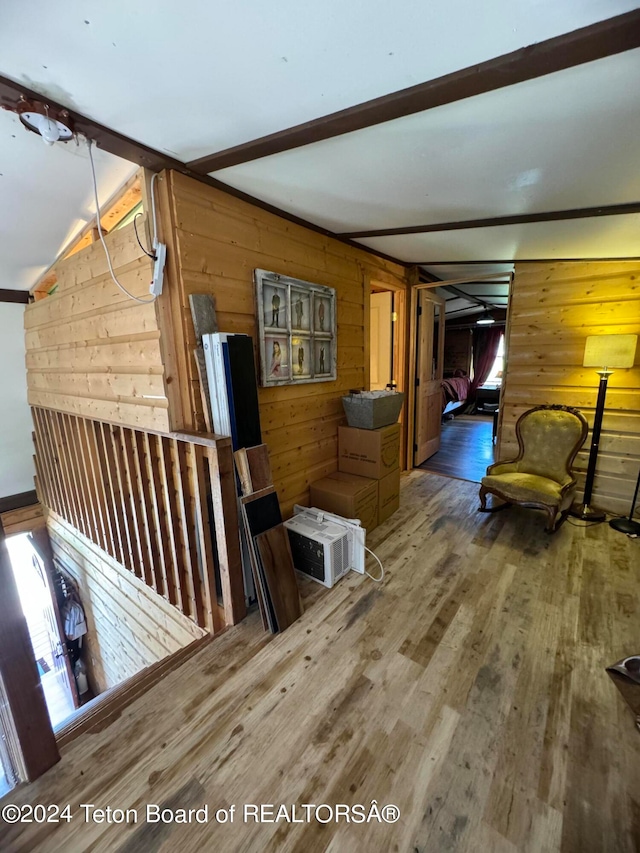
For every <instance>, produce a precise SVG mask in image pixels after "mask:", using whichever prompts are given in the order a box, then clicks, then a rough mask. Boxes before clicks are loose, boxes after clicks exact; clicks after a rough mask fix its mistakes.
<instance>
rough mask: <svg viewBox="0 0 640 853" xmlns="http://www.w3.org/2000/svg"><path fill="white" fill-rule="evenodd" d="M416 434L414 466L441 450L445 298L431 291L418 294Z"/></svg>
mask: <svg viewBox="0 0 640 853" xmlns="http://www.w3.org/2000/svg"><path fill="white" fill-rule="evenodd" d="M416 341H417V352H416V376H415V384H416V394H415V432H414V436H415V437H414V446H413V450H414V454H413V464H414V465H421V464H422V463H423V462H424V461H425V460H426V459H428V458H429V457H430V456H433V454H434V453H436V452H437V451H438V450H439V448H440V424H441V420H442V369H443V364H444V299H441V298H440V297H438V296H435V295H434V294H433V293H431V292H429V291H428V290H420V291H419V293H418V317H417V336H416Z"/></svg>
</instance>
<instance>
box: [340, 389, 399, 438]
mask: <svg viewBox="0 0 640 853" xmlns="http://www.w3.org/2000/svg"><path fill="white" fill-rule="evenodd" d="M403 402H404V394H403V393H402V391H398V392H396V393H395V394H388V395H386V396H384V397H363V396H362V395H361V394H349V396H348V397H343V398H342V405H343V406H344V413H345V415H346V416H347V423H348V424H349V426H350V427H358V428H359V429H379V428H380V427H385V426H390V425H391V424H395V423H396V421H397V420H398V416H399V414H400V409H402V404H403Z"/></svg>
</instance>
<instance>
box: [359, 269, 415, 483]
mask: <svg viewBox="0 0 640 853" xmlns="http://www.w3.org/2000/svg"><path fill="white" fill-rule="evenodd" d="M408 298H409V294H408V292H407V286H406V284H405V282H404V281H403V282H398V283H397V284H396V283H395V282H393V281H391V280H388V281H384V282H383V281H373V280H370V281H369V286H368V288H367V291H366V299H367V304H366V305H365V317H366V318H367V326H368V328H367V329H366V332H365V342H366V352H365V365H366V376H365V383H364V387H365V388H366V390H368V391H380V390H384V389H385V388H387V387H390V388H392V389H394V390H395V391H401V392H403V393H404V394H405V401H404V405H403V407H402V410H401V412H400V419H399V420H400V423H401V424H402V425H403V428H402V430H401V432H400V458H401V459H402V460H403V463H404V460H405V459H406V434H405V429H404V425H405V424H406V423H407V411H408V404H407V399H406V398H407V388H408V376H409V364H408V362H409V360H408V347H407V342H408V339H409V318H408V311H407V304H408ZM409 420H411V418H409ZM403 467H404V464H403Z"/></svg>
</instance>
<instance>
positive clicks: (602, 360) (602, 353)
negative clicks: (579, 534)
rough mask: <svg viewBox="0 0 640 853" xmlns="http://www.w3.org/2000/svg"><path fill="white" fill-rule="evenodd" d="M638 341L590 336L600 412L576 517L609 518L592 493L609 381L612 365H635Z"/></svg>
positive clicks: (587, 353)
mask: <svg viewBox="0 0 640 853" xmlns="http://www.w3.org/2000/svg"><path fill="white" fill-rule="evenodd" d="M637 342H638V336H637V335H590V336H589V337H588V338H587V341H586V344H585V348H584V360H583V362H582V364H583V367H596V368H598V369H597V370H596V373H597V374H598V375H599V376H600V385H599V387H598V400H597V402H596V414H595V417H594V419H593V434H592V437H591V450H590V452H589V465H588V467H587V479H586V482H585V485H584V497H583V499H582V503H581V504H574V506H573V507H572V509H571V515H573V516H574V517H575V518H581V519H582V520H583V521H604V519H605V517H606V516H605V513H604V512H602V510H600V509H598V508H597V507H593V506H591V494H592V492H593V481H594V478H595V474H596V464H597V461H598V445H599V444H600V432H601V430H602V415H603V414H604V401H605V398H606V396H607V383H608V381H609V377H610V376H611V374H612V373H613V370H612V368H625V367H633V362H634V360H635V355H636V344H637Z"/></svg>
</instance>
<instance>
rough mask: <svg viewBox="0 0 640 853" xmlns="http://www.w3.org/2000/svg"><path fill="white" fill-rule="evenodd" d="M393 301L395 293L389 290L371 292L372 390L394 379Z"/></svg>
mask: <svg viewBox="0 0 640 853" xmlns="http://www.w3.org/2000/svg"><path fill="white" fill-rule="evenodd" d="M392 302H393V294H392V293H391V292H390V291H388V290H387V291H381V292H380V293H372V294H371V308H370V311H371V326H370V329H371V346H370V354H371V375H370V382H369V387H370V389H371V390H372V391H378V390H380V389H383V388H386V387H387V385H388V384H389V382H391V381H392V375H391V373H392V367H391V361H392V360H391V353H392V348H393V339H392V333H391V330H392V308H393V305H392Z"/></svg>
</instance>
